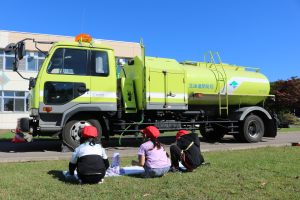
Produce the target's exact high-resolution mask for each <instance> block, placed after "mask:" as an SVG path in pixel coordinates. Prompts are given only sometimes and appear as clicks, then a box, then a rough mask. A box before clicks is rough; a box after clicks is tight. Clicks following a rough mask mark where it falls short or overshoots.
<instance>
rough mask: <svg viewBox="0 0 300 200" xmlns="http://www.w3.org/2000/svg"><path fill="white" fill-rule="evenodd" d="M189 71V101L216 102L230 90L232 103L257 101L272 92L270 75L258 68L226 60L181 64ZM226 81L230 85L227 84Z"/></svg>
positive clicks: (250, 103)
mask: <svg viewBox="0 0 300 200" xmlns="http://www.w3.org/2000/svg"><path fill="white" fill-rule="evenodd" d="M182 67H183V68H184V69H185V71H186V79H187V87H188V96H189V98H188V104H189V105H216V104H219V93H220V94H221V96H220V98H221V99H222V101H223V103H222V104H223V105H224V100H225V98H226V93H227V94H228V104H229V105H256V104H258V103H259V102H261V101H263V100H264V99H265V98H266V97H267V96H268V95H269V92H270V83H269V81H268V79H267V78H266V77H265V76H264V75H263V74H261V73H259V72H258V70H255V71H248V70H246V69H247V68H245V67H238V66H232V65H227V64H223V65H220V64H211V63H195V64H194V65H190V64H182ZM225 84H227V88H226V85H225Z"/></svg>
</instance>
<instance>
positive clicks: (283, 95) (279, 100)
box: [271, 77, 300, 112]
mask: <svg viewBox="0 0 300 200" xmlns="http://www.w3.org/2000/svg"><path fill="white" fill-rule="evenodd" d="M271 94H274V95H275V97H276V101H275V103H274V106H275V109H276V110H281V111H282V110H286V111H291V112H294V110H298V111H299V110H300V78H298V77H291V78H290V79H288V80H278V81H276V82H273V83H271Z"/></svg>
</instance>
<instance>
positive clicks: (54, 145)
mask: <svg viewBox="0 0 300 200" xmlns="http://www.w3.org/2000/svg"><path fill="white" fill-rule="evenodd" d="M45 151H57V152H60V151H61V141H60V140H58V139H34V140H33V141H32V142H23V143H12V142H11V140H0V152H45Z"/></svg>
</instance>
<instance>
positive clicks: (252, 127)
mask: <svg viewBox="0 0 300 200" xmlns="http://www.w3.org/2000/svg"><path fill="white" fill-rule="evenodd" d="M264 133H265V126H264V122H263V121H262V119H261V118H260V117H259V116H257V115H249V116H247V117H246V119H245V121H244V123H243V124H242V125H241V128H240V133H239V135H237V136H236V137H235V138H236V139H238V140H240V141H244V142H249V143H254V142H260V141H261V139H262V137H263V135H264Z"/></svg>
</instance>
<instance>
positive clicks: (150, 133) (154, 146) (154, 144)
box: [132, 126, 171, 178]
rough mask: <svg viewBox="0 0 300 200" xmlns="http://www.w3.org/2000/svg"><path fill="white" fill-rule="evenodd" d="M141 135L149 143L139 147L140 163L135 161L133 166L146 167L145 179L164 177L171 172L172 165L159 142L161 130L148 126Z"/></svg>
mask: <svg viewBox="0 0 300 200" xmlns="http://www.w3.org/2000/svg"><path fill="white" fill-rule="evenodd" d="M141 133H142V134H143V136H144V138H146V139H147V141H146V142H144V143H143V144H142V145H141V146H140V147H139V149H138V161H135V160H133V161H132V165H138V166H142V167H144V169H145V173H144V175H143V177H144V178H153V177H160V176H163V175H164V174H165V173H167V172H168V171H169V169H170V166H171V163H170V159H169V156H168V154H167V152H166V151H165V150H164V148H163V146H162V145H161V143H160V142H159V141H158V137H159V135H160V132H159V130H158V129H157V128H156V127H155V126H148V127H146V128H145V129H143V130H141Z"/></svg>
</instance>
